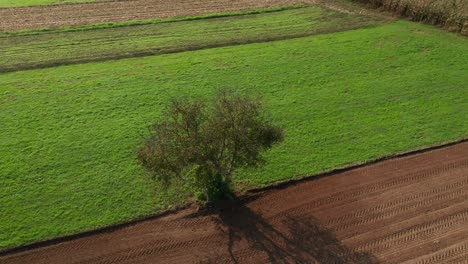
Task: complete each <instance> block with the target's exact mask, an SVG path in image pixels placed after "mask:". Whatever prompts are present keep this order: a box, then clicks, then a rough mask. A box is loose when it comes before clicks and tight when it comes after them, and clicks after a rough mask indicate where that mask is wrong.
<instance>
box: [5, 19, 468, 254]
mask: <svg viewBox="0 0 468 264" xmlns="http://www.w3.org/2000/svg"><path fill="white" fill-rule="evenodd" d="M421 33H423V34H421ZM467 41H468V40H467V39H466V38H465V37H463V36H459V35H457V34H451V33H447V32H444V31H442V30H440V29H437V28H434V27H432V26H428V25H423V24H417V23H411V22H408V21H403V20H402V21H397V22H392V23H389V24H385V25H383V26H379V27H372V28H366V29H357V30H353V31H344V32H339V33H332V34H323V35H316V36H313V37H307V38H296V39H290V40H284V41H274V42H269V43H256V44H249V45H240V46H235V47H223V48H215V49H205V50H199V51H192V52H183V53H177V54H166V55H161V56H152V57H145V58H138V59H124V60H117V61H108V62H103V63H88V64H82V65H70V66H61V67H54V68H47V69H40V70H29V71H17V72H12V73H4V74H0V124H2V125H1V126H0V134H1V135H2V137H0V148H1V149H2V151H0V175H1V177H0V193H1V194H2V195H1V196H0V203H1V204H2V207H0V222H1V223H2V229H0V247H11V246H14V245H21V244H25V243H29V242H32V241H37V240H43V239H47V238H52V237H57V236H63V235H67V234H73V233H76V232H79V231H83V230H89V229H94V228H96V227H102V226H106V225H109V224H114V223H118V222H123V221H127V220H129V219H134V218H136V217H141V216H144V215H147V214H151V213H154V212H155V211H158V210H161V209H165V208H168V207H171V206H174V205H180V204H182V203H184V202H185V201H186V199H187V196H186V192H185V190H184V189H180V188H177V186H176V187H175V188H169V189H166V188H163V187H162V186H160V185H158V184H153V183H152V182H151V181H150V180H149V179H148V178H146V176H145V174H144V171H143V170H142V168H141V167H140V166H138V164H137V163H136V162H135V149H136V148H137V147H138V145H139V144H140V143H141V140H142V135H145V133H146V132H147V126H148V125H150V124H151V123H152V122H153V121H154V120H155V119H157V118H158V116H159V115H160V113H161V109H162V108H163V107H164V106H165V105H166V104H167V101H168V100H170V98H173V97H179V96H193V97H198V96H206V97H210V96H211V95H212V94H213V93H214V91H215V90H216V89H217V88H219V87H225V86H226V85H228V86H230V87H234V88H236V89H239V90H242V91H249V92H252V93H255V94H259V95H261V96H263V98H264V100H265V106H266V107H267V109H268V110H269V111H271V113H272V118H273V119H274V120H275V122H277V123H278V124H280V125H281V126H283V127H284V129H285V131H286V138H285V142H284V144H282V145H281V146H278V147H277V148H275V149H273V150H272V151H271V152H269V153H268V155H267V156H266V158H267V161H268V162H267V165H266V166H265V167H263V168H261V169H253V170H244V171H239V173H238V174H237V180H236V184H238V185H237V186H238V187H239V188H244V189H247V188H251V187H253V186H264V185H267V184H271V183H275V182H278V181H283V180H288V179H293V178H296V179H297V178H301V177H303V176H304V175H312V174H315V173H319V172H321V171H324V170H329V169H332V168H336V167H341V166H345V165H347V164H352V163H355V162H362V161H365V160H368V159H372V158H375V157H379V156H384V155H389V154H392V153H395V152H399V151H405V150H408V149H412V148H417V147H421V146H427V145H432V144H436V143H440V142H444V141H448V140H454V139H458V138H462V137H466V131H468V127H467V125H468V124H467V123H466V122H462V121H461V120H463V119H464V118H463V117H465V116H467V114H468V113H467V110H468V108H466V107H465V106H466V103H465V101H464V98H465V94H466V89H465V88H466V83H468V80H467V76H466V74H465V72H466V67H467V62H468V58H467V56H468V50H467V49H468V45H467ZM452 162H453V163H450V162H447V163H444V164H443V165H442V166H438V167H433V166H432V164H426V165H421V166H419V167H417V168H412V167H411V166H409V165H408V166H406V167H401V168H393V167H389V168H388V170H387V171H388V172H385V171H379V172H378V173H379V174H381V175H380V176H381V177H386V179H385V180H381V179H379V178H374V177H371V176H368V175H362V176H361V177H360V178H356V177H350V178H349V180H347V182H346V186H341V187H340V188H338V186H336V185H334V184H330V185H324V184H321V185H320V190H321V191H320V192H319V193H321V194H324V195H323V196H321V195H318V196H315V199H314V200H311V201H309V200H307V199H306V198H307V196H304V195H306V194H305V193H304V192H299V193H298V194H297V196H296V199H297V200H298V201H301V203H304V206H305V207H304V208H305V209H308V208H319V207H320V208H323V210H325V209H326V208H328V207H329V205H330V204H331V203H334V204H335V205H338V204H341V205H343V206H344V205H345V204H347V203H351V202H353V201H354V202H355V203H357V202H358V201H359V200H361V199H364V197H370V196H373V197H378V196H379V195H380V194H381V193H382V192H383V191H385V190H392V192H395V191H397V190H398V188H399V186H400V185H401V184H404V185H408V186H413V187H415V186H417V183H418V182H419V181H421V180H422V179H433V180H435V179H436V177H437V176H436V175H437V174H438V173H441V171H440V170H448V171H452V170H453V168H455V167H458V166H461V165H463V164H464V163H463V162H465V161H464V160H460V159H458V160H456V159H454V160H452ZM382 166H390V165H382ZM369 171H372V168H369V169H368V171H366V173H368V172H369ZM395 171H396V172H398V173H399V174H400V175H404V176H402V178H401V179H400V178H398V177H392V174H393V173H395ZM376 173H377V172H376ZM350 175H352V174H350ZM396 178H398V179H396ZM363 179H365V180H363ZM450 179H452V178H450ZM452 180H453V179H452ZM452 180H447V182H445V183H444V185H443V186H445V185H449V184H452V183H454V182H452ZM382 183H384V184H385V185H382ZM335 188H338V189H337V191H333V190H335ZM454 188H455V189H454V190H458V188H457V187H454ZM292 190H294V189H292ZM344 190H346V191H344ZM427 191H429V190H426V191H425V192H427ZM330 192H331V193H332V194H333V195H330ZM441 192H442V191H441ZM441 192H438V193H437V195H442V193H441ZM291 193H294V191H291ZM327 193H328V194H327ZM454 193H455V191H454ZM434 195H435V194H434ZM272 196H273V194H272ZM430 197H432V196H430V194H428V199H429V198H430ZM400 198H403V197H400ZM278 199H281V197H278ZM434 199H435V198H434ZM442 199H448V200H451V201H455V200H456V199H457V198H453V196H448V197H447V196H443V198H442ZM307 202H310V204H309V205H307ZM298 203H299V202H297V203H295V204H296V205H299V204H298ZM381 203H382V204H385V203H387V202H385V201H381ZM435 203H436V204H437V206H439V207H440V206H441V204H442V202H440V203H439V201H435ZM379 204H380V203H379ZM274 206H276V207H278V208H274V207H273V205H268V206H265V207H266V208H265V210H277V211H279V212H282V211H285V210H289V209H291V208H293V207H295V206H291V207H290V208H289V209H288V208H281V206H284V204H282V203H278V204H275V205H274ZM421 206H424V207H426V206H427V204H425V203H423V204H422V205H421ZM269 207H271V208H269ZM404 210H405V212H407V213H406V214H405V215H406V216H408V217H410V216H411V213H409V212H410V211H411V210H412V209H411V208H407V209H404ZM301 211H303V209H301V208H299V209H295V210H294V211H292V212H291V213H295V214H300V212H301ZM265 214H269V213H267V212H265ZM271 214H273V212H272V213H271ZM375 216H376V221H373V223H387V221H390V219H392V217H394V216H393V215H392V214H391V213H387V211H385V213H382V214H378V213H376V214H375ZM279 217H280V218H281V216H279ZM337 217H339V216H337ZM346 224H350V225H351V226H352V225H354V222H346ZM333 225H334V226H339V225H338V224H336V223H335V224H333ZM342 230H343V232H346V234H347V235H349V234H351V235H353V234H354V233H353V231H352V228H347V227H345V228H344V229H342ZM346 234H345V235H346Z"/></svg>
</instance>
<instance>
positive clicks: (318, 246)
mask: <svg viewBox="0 0 468 264" xmlns="http://www.w3.org/2000/svg"><path fill="white" fill-rule="evenodd" d="M215 219H217V221H218V225H219V227H220V229H222V230H223V231H224V232H226V233H227V236H228V241H227V245H226V247H227V252H228V253H227V256H226V254H218V255H216V254H215V255H213V254H212V255H211V256H210V257H209V258H207V259H205V260H204V261H203V262H204V263H220V262H225V261H226V260H228V262H232V263H246V262H248V263H265V262H267V263H327V264H328V263H346V264H348V263H349V264H360V263H362V264H365V263H377V260H376V258H375V257H373V256H372V255H370V254H367V253H360V252H354V251H353V250H351V249H350V248H348V247H346V246H345V245H343V244H342V243H341V242H340V241H339V240H337V239H336V237H335V236H334V234H333V233H332V232H331V231H328V230H326V229H324V228H323V227H322V226H321V225H320V223H319V222H318V221H317V219H315V218H314V217H311V216H303V217H292V216H287V215H281V214H278V215H276V216H274V217H271V218H270V219H268V221H267V220H265V219H264V218H263V217H261V216H260V215H258V214H256V213H255V212H253V211H252V210H250V209H249V208H248V207H246V206H244V205H236V206H230V207H224V209H222V210H220V212H219V213H218V217H216V218H215Z"/></svg>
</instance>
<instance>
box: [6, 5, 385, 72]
mask: <svg viewBox="0 0 468 264" xmlns="http://www.w3.org/2000/svg"><path fill="white" fill-rule="evenodd" d="M284 9H286V10H284ZM274 10H283V11H278V12H273V13H270V12H269V11H272V10H264V11H263V12H261V13H259V14H250V15H242V16H228V14H224V15H223V16H224V17H221V16H222V15H221V14H218V15H213V17H216V18H211V19H201V18H202V17H192V18H186V20H187V19H188V21H179V22H170V23H161V21H159V22H156V21H149V22H148V23H149V24H146V25H138V26H136V25H134V26H125V27H121V26H118V27H114V28H104V29H96V30H84V31H81V30H80V31H68V30H57V31H49V32H35V33H34V34H32V32H28V33H26V34H24V33H23V34H13V35H11V34H4V36H3V37H1V35H0V53H1V54H2V56H1V57H0V65H1V66H0V72H9V71H16V70H24V69H33V68H44V67H50V66H56V65H64V64H76V63H84V62H92V61H104V60H112V59H120V58H128V57H141V56H148V55H159V54H165V53H174V52H180V51H187V50H197V49H203V48H209V47H219V46H228V45H236V44H246V43H253V42H264V41H271V40H279V39H287V38H294V37H299V36H308V35H313V34H318V33H325V32H334V31H341V30H346V29H354V28H359V27H366V26H373V25H376V24H377V23H379V19H377V18H372V17H368V16H360V15H352V14H345V13H339V12H336V11H332V10H329V9H324V8H321V7H318V6H314V7H306V8H293V7H287V8H286V7H285V8H280V9H274ZM250 12H251V13H253V12H260V11H250ZM195 19H196V21H194V20H195ZM150 22H151V23H150ZM142 23H143V22H142ZM93 29H94V28H93Z"/></svg>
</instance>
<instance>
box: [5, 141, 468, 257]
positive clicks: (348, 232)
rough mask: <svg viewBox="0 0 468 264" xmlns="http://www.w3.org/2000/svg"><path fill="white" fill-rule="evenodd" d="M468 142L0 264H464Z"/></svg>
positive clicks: (149, 222) (185, 212) (191, 211)
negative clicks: (272, 263)
mask: <svg viewBox="0 0 468 264" xmlns="http://www.w3.org/2000/svg"><path fill="white" fill-rule="evenodd" d="M467 187H468V143H467V142H464V143H460V144H457V145H454V146H451V147H446V148H442V149H438V150H433V151H429V152H425V153H421V154H416V155H411V156H406V157H401V158H396V159H392V160H387V161H384V162H379V163H376V164H374V165H370V166H364V167H361V168H358V169H354V170H350V171H347V172H343V173H339V174H336V175H332V176H329V177H323V178H320V179H317V180H310V181H305V182H302V183H298V184H296V185H293V186H288V187H287V188H279V189H273V190H270V191H265V192H263V193H257V194H251V196H250V197H248V198H247V199H246V201H245V202H244V203H241V204H237V205H234V206H232V205H229V206H224V207H221V209H217V210H208V211H196V209H187V210H183V211H180V212H178V213H176V214H173V215H169V216H166V217H162V218H159V219H153V220H147V221H144V222H140V223H137V224H134V225H129V226H127V227H124V228H121V229H118V230H115V231H112V232H103V233H98V234H94V235H91V236H88V237H84V238H80V239H77V240H72V241H68V242H62V243H58V244H54V245H50V246H46V247H42V248H37V249H33V250H29V251H25V252H19V253H16V254H10V255H4V256H3V257H0V261H1V263H4V264H12V263H48V264H50V263H155V260H157V263H270V262H274V263H408V264H409V263H421V264H423V263H424V264H429V263H466V260H467V259H468V239H467V238H468V203H467V201H468V188H467Z"/></svg>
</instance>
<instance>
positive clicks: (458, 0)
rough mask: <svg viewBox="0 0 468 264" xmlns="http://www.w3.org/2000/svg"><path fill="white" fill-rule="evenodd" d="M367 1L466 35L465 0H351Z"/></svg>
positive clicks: (466, 4) (467, 7) (467, 27)
mask: <svg viewBox="0 0 468 264" xmlns="http://www.w3.org/2000/svg"><path fill="white" fill-rule="evenodd" d="M353 1H355V2H361V3H367V4H371V5H374V6H377V7H383V8H385V9H386V10H389V11H392V12H395V13H396V14H398V15H402V16H405V17H408V18H410V19H412V20H415V21H423V22H427V23H431V24H436V25H442V26H444V27H446V28H447V29H449V30H450V31H456V32H461V33H462V34H464V35H468V1H466V0H353Z"/></svg>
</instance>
